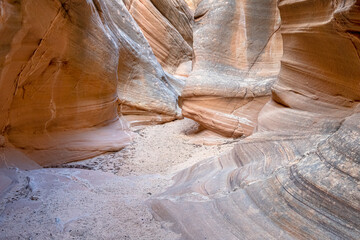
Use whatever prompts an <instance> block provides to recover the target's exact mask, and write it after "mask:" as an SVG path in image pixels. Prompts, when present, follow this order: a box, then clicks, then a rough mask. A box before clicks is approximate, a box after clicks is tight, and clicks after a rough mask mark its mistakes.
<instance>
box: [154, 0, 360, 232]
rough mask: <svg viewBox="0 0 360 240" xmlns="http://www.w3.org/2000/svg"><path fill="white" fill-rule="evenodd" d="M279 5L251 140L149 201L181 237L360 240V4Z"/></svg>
mask: <svg viewBox="0 0 360 240" xmlns="http://www.w3.org/2000/svg"><path fill="white" fill-rule="evenodd" d="M278 4H279V9H280V13H281V19H282V26H281V32H282V36H283V39H284V56H283V58H282V60H281V70H280V73H279V80H278V81H277V83H276V84H275V85H274V86H273V88H272V95H271V100H270V101H269V102H268V103H267V104H266V105H265V107H264V108H263V109H262V110H261V112H260V114H259V122H258V126H257V131H256V133H254V134H253V135H252V136H250V137H248V138H246V139H244V140H241V141H239V143H238V144H237V145H236V147H235V148H234V149H233V150H232V151H231V152H230V153H228V154H225V155H222V156H219V157H214V158H211V159H208V160H205V161H202V162H200V163H198V164H196V165H195V166H193V167H191V168H189V169H186V170H184V171H182V172H180V173H179V174H178V175H177V176H175V177H174V180H175V184H174V186H173V187H171V188H170V189H168V190H167V191H166V192H164V193H163V194H161V195H160V196H158V197H157V198H156V199H154V200H152V201H151V206H152V209H153V211H154V214H155V215H156V216H157V217H158V218H160V219H162V220H167V221H171V222H173V223H174V225H173V229H174V230H175V231H177V232H180V233H182V234H183V236H184V238H188V239H358V238H359V236H360V221H359V219H360V194H359V193H360V191H359V180H360V175H359V173H360V147H359V142H360V125H359V123H360V105H359V100H360V58H359V56H360V47H359V46H360V45H359V44H360V1H358V0H353V1H335V0H333V1H321V0H317V1H313V0H307V1H292V0H281V1H279V3H278ZM200 8H201V7H200ZM205 16H206V15H205ZM195 71H196V70H195Z"/></svg>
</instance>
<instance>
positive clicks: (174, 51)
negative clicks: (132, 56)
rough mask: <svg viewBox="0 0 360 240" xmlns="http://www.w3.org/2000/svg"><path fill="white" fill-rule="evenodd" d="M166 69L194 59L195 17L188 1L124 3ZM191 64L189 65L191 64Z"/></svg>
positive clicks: (129, 0) (127, 0)
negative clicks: (193, 28)
mask: <svg viewBox="0 0 360 240" xmlns="http://www.w3.org/2000/svg"><path fill="white" fill-rule="evenodd" d="M124 2H125V4H126V6H127V8H128V9H129V12H130V13H131V15H132V16H133V17H134V19H135V21H136V22H137V23H138V24H139V26H140V28H141V30H142V32H143V33H144V35H145V37H146V39H147V40H148V41H149V43H150V46H151V48H152V50H153V51H154V54H155V56H156V58H157V59H158V61H159V62H160V64H161V65H162V66H163V68H164V70H166V71H167V72H169V73H172V74H174V73H176V70H177V68H178V67H179V66H180V65H181V64H182V63H183V64H184V63H186V62H191V60H192V44H193V32H192V23H193V14H192V12H191V10H190V9H189V7H188V6H187V4H186V3H185V1H184V0H171V1H168V0H146V1H142V0H124ZM188 65H189V64H188Z"/></svg>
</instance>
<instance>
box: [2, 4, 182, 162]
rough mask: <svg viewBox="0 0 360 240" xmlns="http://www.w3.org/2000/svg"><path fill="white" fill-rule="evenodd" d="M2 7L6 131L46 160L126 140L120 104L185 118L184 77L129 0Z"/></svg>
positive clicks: (96, 151) (64, 158) (79, 155)
mask: <svg viewBox="0 0 360 240" xmlns="http://www.w3.org/2000/svg"><path fill="white" fill-rule="evenodd" d="M1 9H2V11H1V15H2V18H1V22H0V24H1V25H0V35H1V36H4V37H1V40H0V43H1V46H0V47H1V53H0V74H1V75H0V87H1V92H2V93H1V95H0V104H1V105H0V107H1V115H0V129H1V134H2V135H3V136H5V137H6V139H7V141H8V142H10V143H11V144H12V145H14V146H15V147H18V148H21V149H22V150H23V151H24V152H25V153H26V154H28V155H29V156H30V158H32V159H34V160H35V161H37V162H38V163H39V164H41V165H50V164H57V163H62V162H69V161H74V160H79V159H84V158H87V157H91V156H94V155H97V154H100V153H103V152H106V151H116V150H119V149H121V148H122V147H124V146H126V145H127V144H128V143H129V141H130V133H129V132H128V130H127V124H126V123H125V122H124V121H123V120H121V119H119V115H118V104H119V102H120V104H126V105H127V106H130V107H133V108H138V109H142V110H144V109H145V110H146V111H150V112H155V113H159V114H163V115H168V116H172V119H174V118H176V116H179V108H178V106H177V97H178V94H179V93H178V92H179V90H177V89H175V88H176V87H175V85H174V86H172V83H171V81H178V80H177V79H176V80H174V79H172V80H169V79H168V77H167V76H166V74H165V73H164V71H163V70H162V68H161V66H160V64H159V63H158V62H157V60H156V58H155V56H154V54H153V52H152V50H151V48H150V46H149V45H148V43H147V41H146V40H145V38H144V36H143V35H142V33H141V31H140V28H139V27H138V26H137V24H136V22H135V21H134V20H133V18H132V17H131V15H130V14H129V13H128V11H127V9H126V7H125V5H124V3H123V2H122V1H120V0H116V1H80V0H74V1H43V0H36V1H21V2H20V1H2V2H1ZM174 83H175V84H177V85H180V86H181V83H177V82H174ZM139 93H141V94H139Z"/></svg>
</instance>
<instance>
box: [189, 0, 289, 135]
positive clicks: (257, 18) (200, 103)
mask: <svg viewBox="0 0 360 240" xmlns="http://www.w3.org/2000/svg"><path fill="white" fill-rule="evenodd" d="M279 28H280V17H279V13H278V10H277V7H276V1H274V0H266V1H263V0H261V1H242V0H236V1H235V0H221V1H215V0H203V1H201V2H200V4H199V5H198V8H197V9H196V11H195V25H194V65H193V66H194V67H193V71H192V72H191V74H190V77H189V78H188V80H187V82H186V86H185V89H184V92H183V94H182V109H183V114H184V116H186V117H189V118H192V119H194V120H196V121H198V122H199V123H200V124H202V125H203V126H205V127H206V128H208V129H211V130H213V131H215V132H218V133H220V134H223V135H225V136H228V137H239V136H242V135H244V134H245V135H250V134H251V133H252V131H253V129H254V127H255V126H256V124H257V114H258V112H259V111H260V109H261V108H262V107H263V105H264V104H265V103H266V102H267V101H268V100H269V99H270V95H271V86H272V84H273V83H274V81H275V80H276V77H277V75H278V72H279V69H280V57H281V55H282V41H281V36H280V31H279ZM249 109H251V110H250V111H249Z"/></svg>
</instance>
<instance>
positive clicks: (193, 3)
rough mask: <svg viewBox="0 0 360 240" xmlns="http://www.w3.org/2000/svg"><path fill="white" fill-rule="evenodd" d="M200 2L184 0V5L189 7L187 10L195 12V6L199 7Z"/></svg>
mask: <svg viewBox="0 0 360 240" xmlns="http://www.w3.org/2000/svg"><path fill="white" fill-rule="evenodd" d="M201 1H202V0H185V2H186V4H187V5H188V6H189V8H190V9H191V10H192V11H195V10H196V8H197V6H198V5H199V3H200V2H201Z"/></svg>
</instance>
